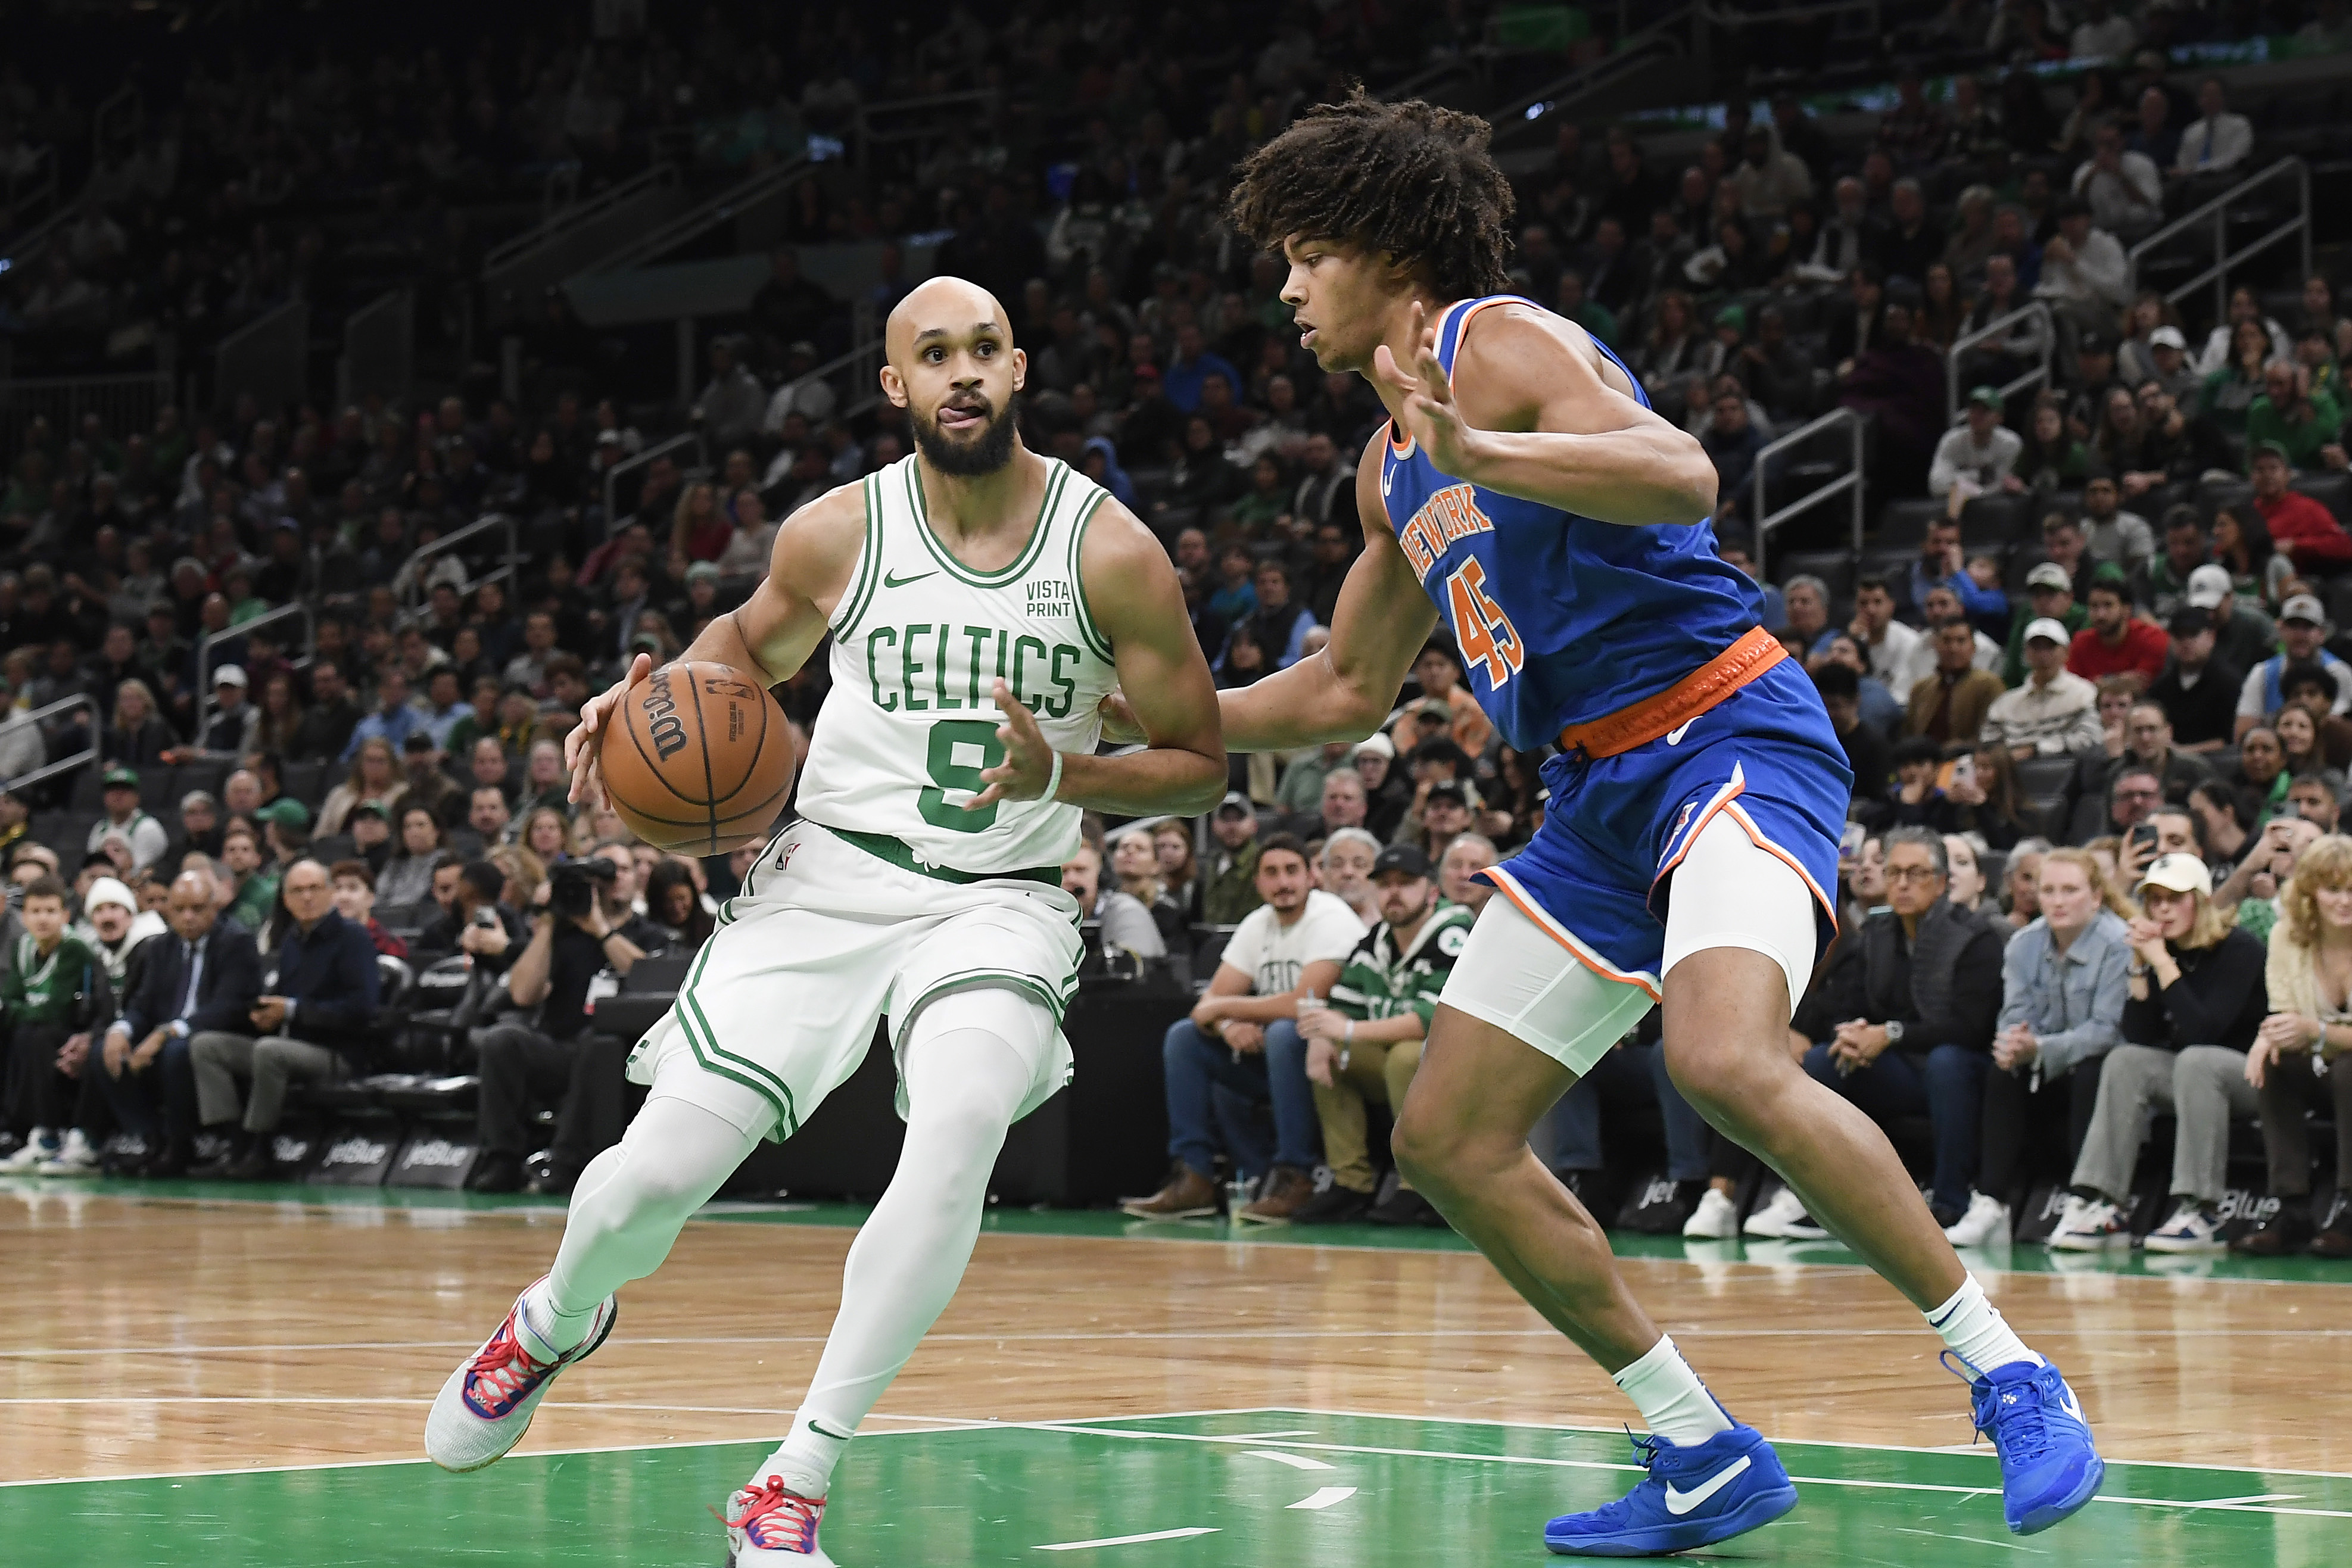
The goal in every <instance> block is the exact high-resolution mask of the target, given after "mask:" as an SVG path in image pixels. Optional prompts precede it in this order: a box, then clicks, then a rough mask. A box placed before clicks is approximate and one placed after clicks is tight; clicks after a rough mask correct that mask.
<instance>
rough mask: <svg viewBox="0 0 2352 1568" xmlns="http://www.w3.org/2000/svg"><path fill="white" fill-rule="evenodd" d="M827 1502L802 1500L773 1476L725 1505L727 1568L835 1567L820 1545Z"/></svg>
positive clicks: (781, 1480)
mask: <svg viewBox="0 0 2352 1568" xmlns="http://www.w3.org/2000/svg"><path fill="white" fill-rule="evenodd" d="M823 1519H824V1499H823V1498H821V1497H817V1498H808V1497H803V1496H801V1495H800V1494H799V1493H798V1492H796V1491H793V1490H790V1489H788V1488H787V1487H786V1486H785V1485H784V1483H783V1479H782V1477H779V1476H770V1477H769V1478H768V1479H766V1480H763V1481H761V1483H760V1484H759V1485H757V1486H749V1487H745V1488H744V1489H743V1490H740V1491H739V1492H737V1493H736V1494H735V1495H734V1496H733V1497H730V1498H729V1499H728V1500H727V1511H726V1512H725V1513H724V1514H722V1515H721V1516H720V1522H722V1523H724V1524H725V1525H726V1526H727V1568H834V1562H833V1559H832V1558H830V1557H827V1556H826V1555H825V1554H824V1548H823V1547H821V1546H819V1545H818V1544H817V1543H816V1527H817V1525H818V1523H819V1521H822V1520H823Z"/></svg>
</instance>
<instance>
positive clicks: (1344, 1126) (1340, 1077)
mask: <svg viewBox="0 0 2352 1568" xmlns="http://www.w3.org/2000/svg"><path fill="white" fill-rule="evenodd" d="M1372 885H1373V887H1374V889H1375V891H1376V892H1377V894H1378V896H1379V899H1380V914H1381V919H1380V924H1379V925H1375V926H1373V927H1372V929H1371V931H1370V933H1369V934H1367V935H1366V936H1365V937H1364V938H1363V940H1362V941H1360V942H1359V943H1357V944H1356V946H1355V948H1354V950H1353V951H1351V952H1350V953H1349V955H1348V957H1347V961H1346V963H1345V964H1344V966H1343V967H1341V968H1340V971H1339V980H1338V982H1337V983H1336V984H1334V985H1333V986H1332V988H1331V1001H1330V1005H1329V1006H1328V1007H1323V1008H1309V1007H1307V1006H1304V1005H1302V1006H1301V1007H1300V1008H1299V1009H1298V1032H1299V1035H1300V1037H1301V1038H1302V1039H1304V1040H1306V1041H1307V1076H1308V1077H1309V1079H1310V1080H1312V1081H1313V1082H1314V1086H1315V1114H1316V1119H1317V1121H1318V1122H1319V1123H1321V1124H1322V1129H1323V1153H1324V1158H1325V1161H1326V1163H1327V1164H1328V1165H1329V1166H1330V1167H1331V1186H1329V1187H1328V1189H1326V1190H1325V1191H1323V1192H1321V1193H1319V1194H1318V1195H1317V1196H1315V1197H1312V1198H1309V1199H1308V1200H1307V1202H1306V1203H1305V1204H1303V1205H1301V1206H1300V1207H1298V1208H1297V1210H1296V1211H1295V1212H1294V1213H1293V1214H1292V1215H1291V1218H1292V1220H1293V1221H1294V1222H1295V1223H1297V1224H1300V1225H1329V1224H1336V1223H1339V1222H1342V1221H1347V1220H1354V1219H1369V1220H1370V1221H1371V1222H1372V1223H1373V1224H1375V1225H1397V1226H1412V1227H1428V1228H1442V1227H1444V1224H1445V1221H1444V1218H1442V1217H1441V1216H1440V1215H1439V1214H1438V1212H1437V1210H1436V1208H1435V1207H1433V1206H1432V1205H1431V1203H1430V1201H1429V1200H1428V1199H1427V1198H1425V1197H1423V1196H1422V1195H1421V1194H1419V1193H1417V1192H1415V1191H1413V1190H1412V1186H1411V1185H1410V1184H1408V1183H1402V1182H1400V1183H1399V1185H1398V1188H1397V1190H1396V1192H1395V1193H1393V1194H1391V1196H1390V1197H1389V1199H1388V1201H1387V1202H1385V1203H1381V1204H1379V1205H1377V1206H1375V1205H1374V1203H1373V1201H1372V1200H1373V1198H1374V1197H1375V1196H1377V1194H1378V1192H1379V1190H1380V1173H1379V1172H1378V1171H1377V1170H1375V1169H1374V1168H1373V1166H1372V1162H1371V1156H1370V1148H1369V1146H1368V1145H1367V1142H1366V1138H1365V1116H1364V1106H1365V1104H1366V1103H1367V1102H1371V1103H1379V1104H1384V1105H1386V1106H1388V1107H1389V1109H1390V1111H1391V1113H1393V1112H1394V1111H1395V1110H1396V1109H1397V1108H1398V1107H1399V1106H1402V1104H1403V1103H1404V1097H1405V1092H1406V1091H1407V1090H1408V1089H1409V1088H1410V1087H1411V1085H1412V1078H1413V1073H1414V1072H1415V1071H1417V1070H1418V1069H1419V1067H1420V1065H1421V1048H1422V1042H1423V1039H1424V1038H1425V1037H1426V1036H1427V1034H1428V1032H1429V1024H1430V1019H1432V1018H1433V1017H1434V1016H1435V1014H1436V1011H1437V1001H1438V997H1439V996H1440V994H1441V993H1443V992H1444V989H1445V980H1446V977H1447V976H1448V975H1450V974H1451V973H1452V972H1453V969H1454V959H1455V958H1456V957H1457V956H1460V954H1461V952H1462V950H1463V948H1464V947H1465V946H1467V945H1468V942H1469V939H1470V927H1471V925H1472V923H1473V922H1474V921H1475V918H1476V916H1475V915H1474V914H1473V912H1472V911H1471V910H1470V909H1468V908H1467V907H1466V906H1465V905H1462V904H1448V903H1446V902H1444V899H1443V898H1441V897H1440V896H1439V894H1438V886H1437V873H1436V872H1435V870H1434V869H1433V867H1432V866H1431V865H1430V862H1429V857H1428V856H1427V855H1426V854H1424V853H1423V852H1422V851H1421V849H1420V848H1419V846H1417V845H1413V844H1391V845H1390V846H1389V847H1388V848H1387V849H1384V850H1382V851H1381V852H1380V854H1379V856H1378V857H1377V858H1375V859H1374V860H1373V862H1372Z"/></svg>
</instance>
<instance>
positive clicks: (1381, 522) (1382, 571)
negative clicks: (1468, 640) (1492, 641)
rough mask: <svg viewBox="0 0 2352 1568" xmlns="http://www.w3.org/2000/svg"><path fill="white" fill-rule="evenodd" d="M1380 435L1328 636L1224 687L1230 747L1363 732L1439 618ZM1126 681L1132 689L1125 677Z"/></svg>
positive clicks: (1366, 465)
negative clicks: (1356, 551)
mask: <svg viewBox="0 0 2352 1568" xmlns="http://www.w3.org/2000/svg"><path fill="white" fill-rule="evenodd" d="M1381 440H1382V437H1381V436H1380V435H1374V436H1373V437H1372V440H1371V443H1370V444H1369V445H1367V446H1366V447H1365V449H1364V455H1363V456H1362V457H1361V458H1360V460H1359V461H1358V463H1357V465H1356V510H1357V513H1358V515H1359V517H1360V520H1361V521H1362V523H1363V528H1364V549H1363V553H1362V554H1360V555H1359V556H1358V557H1357V558H1356V564H1355V565H1353V566H1351V567H1349V569H1348V576H1347V579H1346V580H1345V581H1343V582H1341V583H1340V585H1339V606H1338V608H1337V609H1336V610H1334V611H1333V612H1332V615H1331V641H1330V643H1328V645H1327V646H1325V648H1324V649H1323V651H1322V652H1321V653H1313V654H1309V655H1308V656H1307V657H1306V658H1304V659H1301V660H1299V661H1298V663H1297V664H1293V665H1291V666H1290V668H1288V669H1286V670H1282V671H1278V672H1277V673H1276V674H1271V675H1268V676H1266V677H1265V679H1264V680H1261V681H1257V682H1255V683H1254V684H1252V685H1246V686H1241V687H1237V688H1235V689H1234V690H1231V691H1227V692H1223V693H1220V694H1219V696H1220V699H1221V701H1222V704H1223V709H1224V717H1225V746H1226V747H1227V748H1228V749H1229V750H1234V751H1288V750H1291V749H1293V748H1295V747H1302V746H1317V745H1320V744H1321V743H1323V742H1325V741H1328V740H1361V739H1363V738H1364V737H1366V736H1368V735H1370V734H1371V733H1372V731H1374V730H1376V729H1378V728H1380V727H1381V720H1382V719H1384V718H1386V717H1388V716H1389V713H1390V711H1391V709H1393V708H1394V707H1395V706H1396V699H1397V693H1398V691H1399V690H1400V689H1402V687H1403V685H1404V678H1405V676H1406V675H1407V674H1411V673H1412V662H1413V660H1415V659H1417V658H1419V657H1420V656H1421V650H1422V647H1423V644H1424V643H1427V642H1428V641H1429V633H1430V632H1431V630H1432V629H1433V627H1435V626H1436V624H1437V607H1436V606H1435V605H1434V604H1433V603H1431V602H1430V600H1429V596H1428V595H1427V594H1426V593H1424V592H1423V591H1422V588H1421V580H1420V579H1419V578H1417V577H1415V576H1414V575H1413V570H1412V562H1411V561H1409V560H1407V559H1405V558H1404V551H1403V550H1402V549H1398V548H1397V541H1396V535H1395V533H1394V532H1392V531H1391V529H1390V528H1389V524H1388V507H1387V505H1386V503H1385V502H1383V501H1382V500H1381V455H1380V444H1381ZM1120 674H1121V675H1122V677H1124V675H1125V672H1124V671H1121V672H1120ZM1121 685H1123V686H1125V688H1126V690H1127V691H1128V692H1129V694H1130V695H1131V694H1132V693H1133V691H1134V689H1135V688H1134V687H1133V686H1132V685H1126V683H1125V681H1124V679H1122V681H1121Z"/></svg>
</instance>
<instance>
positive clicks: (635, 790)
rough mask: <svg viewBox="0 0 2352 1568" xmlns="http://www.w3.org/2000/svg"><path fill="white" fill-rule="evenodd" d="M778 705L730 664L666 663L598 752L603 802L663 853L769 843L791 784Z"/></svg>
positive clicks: (623, 707) (787, 739)
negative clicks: (771, 827) (763, 841)
mask: <svg viewBox="0 0 2352 1568" xmlns="http://www.w3.org/2000/svg"><path fill="white" fill-rule="evenodd" d="M796 760H797V759H796V758H794V757H793V740H792V732H791V730H790V728H789V727H787V726H786V725H785V723H784V715H783V710H782V709H781V708H779V707H777V706H776V703H775V699H774V698H773V697H771V696H770V695H768V694H767V693H766V691H764V690H762V689H761V687H760V686H758V685H755V684H753V683H752V682H751V681H749V680H746V679H745V678H744V677H743V676H741V675H740V674H737V673H736V672H735V671H733V670H730V669H729V668H728V667H727V666H726V665H724V664H702V663H679V664H664V665H662V666H661V667H660V668H659V669H656V670H655V671H654V672H653V673H652V674H649V675H647V676H646V678H645V679H644V680H643V681H640V682H638V683H637V684H636V685H633V686H631V687H630V688H629V689H628V690H627V691H626V692H625V693H623V694H622V696H621V700H620V703H619V704H618V705H617V706H615V707H614V709H613V712H612V714H611V716H609V717H608V718H607V719H606V720H605V724H604V735H603V737H601V745H600V747H599V750H598V753H597V766H598V767H599V768H601V769H602V770H603V773H604V793H605V795H606V797H607V798H608V799H610V800H612V802H613V810H615V811H617V812H619V813H620V817H621V821H624V822H626V823H627V824H628V826H629V831H631V832H633V833H635V834H636V835H637V837H639V838H641V839H643V840H645V841H646V842H647V843H649V844H652V845H654V846H656V848H659V849H664V850H674V851H676V852H678V853H680V854H688V855H723V854H726V853H728V852H730V851H733V850H737V849H740V848H741V847H742V846H743V845H745V844H749V843H757V842H758V841H760V840H761V839H763V838H765V837H766V836H767V833H768V829H769V827H770V826H771V825H772V823H773V822H774V821H775V820H776V813H777V812H778V811H780V810H782V809H783V804H784V797H785V795H786V794H787V793H788V792H790V790H791V789H792V785H793V765H794V763H795V761H796Z"/></svg>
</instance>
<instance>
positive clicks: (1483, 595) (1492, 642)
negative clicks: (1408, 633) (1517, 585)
mask: <svg viewBox="0 0 2352 1568" xmlns="http://www.w3.org/2000/svg"><path fill="white" fill-rule="evenodd" d="M1445 602H1446V607H1447V608H1448V609H1449V610H1450V611H1451V612H1453V617H1454V641H1455V642H1456V643H1460V644H1461V645H1462V664H1463V667H1464V668H1465V669H1468V668H1469V667H1470V666H1472V665H1474V664H1485V665H1486V686H1487V689H1488V690H1489V691H1492V690H1496V689H1497V688H1499V687H1501V686H1502V685H1503V684H1504V683H1505V682H1507V681H1508V680H1509V679H1510V678H1511V676H1512V675H1514V674H1517V672H1518V670H1519V668H1520V667H1521V666H1522V665H1524V664H1526V663H1527V662H1528V646H1527V644H1526V643H1523V642H1521V641H1520V640H1519V633H1518V630H1517V628H1516V627H1514V626H1513V625H1512V624H1511V618H1510V617H1509V616H1507V615H1506V614H1504V613H1503V607H1502V606H1501V605H1499V604H1497V603H1496V602H1495V601H1494V600H1493V598H1492V597H1490V596H1489V595H1488V594H1487V592H1486V566H1485V565H1484V564H1483V563H1481V562H1480V561H1479V559H1478V558H1477V557H1475V556H1473V557H1471V558H1470V559H1468V560H1465V561H1464V562H1463V563H1462V564H1461V565H1460V566H1459V567H1457V568H1456V569H1454V575H1452V576H1451V577H1449V578H1447V579H1446V580H1445Z"/></svg>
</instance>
